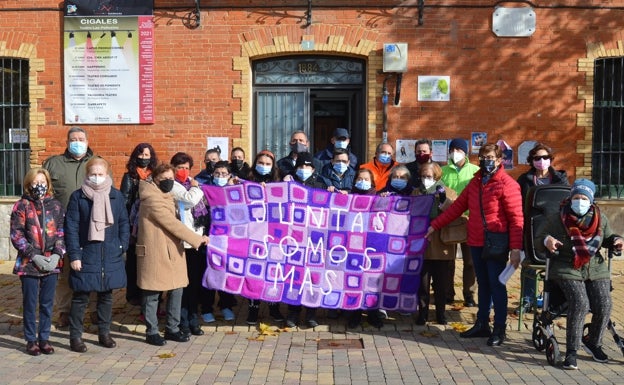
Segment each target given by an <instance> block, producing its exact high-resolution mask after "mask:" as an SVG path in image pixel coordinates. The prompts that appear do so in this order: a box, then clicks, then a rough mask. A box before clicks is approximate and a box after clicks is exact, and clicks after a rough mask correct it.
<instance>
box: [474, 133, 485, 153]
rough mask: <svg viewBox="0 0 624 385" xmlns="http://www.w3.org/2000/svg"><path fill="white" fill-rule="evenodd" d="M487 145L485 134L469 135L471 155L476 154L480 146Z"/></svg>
mask: <svg viewBox="0 0 624 385" xmlns="http://www.w3.org/2000/svg"><path fill="white" fill-rule="evenodd" d="M486 143H487V132H473V133H472V134H470V145H471V147H472V153H473V154H478V153H479V150H480V149H481V146H483V145H484V144H486Z"/></svg>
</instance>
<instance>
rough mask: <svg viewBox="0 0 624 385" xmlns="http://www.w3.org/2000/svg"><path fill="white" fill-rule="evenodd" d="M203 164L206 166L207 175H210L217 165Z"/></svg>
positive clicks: (211, 163) (213, 163) (212, 163)
mask: <svg viewBox="0 0 624 385" xmlns="http://www.w3.org/2000/svg"><path fill="white" fill-rule="evenodd" d="M204 164H205V165H206V171H208V173H210V174H212V172H213V171H214V167H215V165H216V164H217V162H204Z"/></svg>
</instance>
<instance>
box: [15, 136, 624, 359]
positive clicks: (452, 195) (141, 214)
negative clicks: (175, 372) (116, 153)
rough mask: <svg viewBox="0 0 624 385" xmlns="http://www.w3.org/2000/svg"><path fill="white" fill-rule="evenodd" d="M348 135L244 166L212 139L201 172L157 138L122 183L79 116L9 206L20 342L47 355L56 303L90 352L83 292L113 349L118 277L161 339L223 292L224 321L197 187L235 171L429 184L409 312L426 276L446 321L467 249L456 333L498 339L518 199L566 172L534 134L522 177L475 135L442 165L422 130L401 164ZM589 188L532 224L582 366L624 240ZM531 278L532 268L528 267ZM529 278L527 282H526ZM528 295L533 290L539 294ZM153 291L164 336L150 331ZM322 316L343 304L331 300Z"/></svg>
mask: <svg viewBox="0 0 624 385" xmlns="http://www.w3.org/2000/svg"><path fill="white" fill-rule="evenodd" d="M349 140H350V133H349V131H348V130H346V129H344V128H338V129H336V130H335V131H334V135H333V136H332V138H331V142H330V144H329V145H328V147H327V148H326V149H324V150H322V151H320V152H318V153H316V154H312V153H311V152H310V147H309V141H308V139H307V135H306V134H305V132H303V131H295V132H294V133H293V134H292V135H291V138H290V143H289V144H290V148H291V151H290V153H289V154H288V155H287V156H285V157H283V158H281V159H276V157H275V156H274V154H273V153H272V152H270V151H267V150H264V151H260V152H259V153H257V154H256V155H255V157H254V159H253V162H252V164H251V165H249V164H248V163H246V162H245V153H244V151H243V149H242V148H239V147H237V148H234V149H233V150H232V152H231V154H230V157H231V161H230V162H227V161H223V160H221V158H220V153H219V151H217V150H215V149H211V150H208V151H207V152H206V153H205V156H204V164H205V168H204V169H202V170H200V172H199V173H197V174H196V176H195V177H191V170H192V168H193V159H192V157H191V156H190V155H188V154H186V153H183V152H179V153H176V154H175V155H174V156H173V157H172V158H171V160H170V162H169V163H160V162H159V161H158V158H157V155H156V152H155V150H154V148H153V147H152V146H151V145H150V144H148V143H141V144H139V145H137V146H136V147H135V148H134V150H133V151H132V153H131V155H130V158H129V160H128V163H127V166H126V168H127V172H126V173H125V174H124V175H123V178H122V182H121V186H120V189H119V190H118V189H116V188H115V187H113V186H112V184H113V183H112V177H111V173H110V166H109V164H108V162H106V160H104V159H102V158H100V157H97V156H94V154H93V152H92V151H91V149H90V148H89V146H88V139H87V133H86V132H85V131H84V130H83V129H82V128H80V127H72V128H71V129H70V130H69V132H68V137H67V149H66V151H65V153H64V154H62V155H57V156H53V157H51V158H50V159H48V160H47V161H46V162H44V165H43V167H41V168H36V169H32V170H30V171H29V172H28V174H27V175H26V176H25V178H24V195H23V196H22V198H21V199H20V200H19V201H18V202H17V203H16V204H15V206H14V209H13V213H12V216H11V239H12V242H13V245H14V246H15V247H16V248H17V250H18V257H17V259H16V263H15V270H14V272H15V273H16V274H18V275H19V276H20V279H21V281H22V287H23V294H24V300H23V302H24V337H25V339H26V342H27V345H26V351H27V352H28V353H29V354H32V355H39V354H41V353H43V354H51V353H53V352H54V348H53V347H52V346H51V345H50V343H49V334H50V326H51V315H52V306H53V303H55V302H56V305H57V307H58V310H59V312H60V318H59V323H60V324H61V326H63V323H65V325H67V324H68V325H69V334H70V336H69V337H70V348H71V349H72V350H73V351H76V352H85V351H86V350H87V347H86V345H85V344H84V341H83V340H82V331H83V320H84V315H85V312H86V309H87V307H88V304H89V299H90V295H91V293H92V292H95V293H96V297H97V300H96V303H97V304H96V311H95V313H94V314H95V317H92V318H93V320H94V322H96V323H97V326H98V335H99V338H98V342H99V344H100V345H101V346H104V347H107V348H113V347H115V346H116V342H115V341H114V340H113V339H112V338H111V336H110V323H111V317H112V290H114V289H119V288H123V287H126V299H127V301H128V303H130V304H132V305H140V306H141V312H142V316H143V317H144V319H145V323H146V326H147V329H146V342H147V343H149V344H152V345H157V346H161V345H164V344H165V343H166V341H167V340H173V341H177V342H185V341H188V340H189V338H190V336H191V335H202V334H203V331H202V330H201V327H200V321H199V317H200V314H201V318H202V319H203V321H204V322H205V323H210V322H214V321H215V315H214V310H213V306H214V301H215V299H216V296H217V295H218V297H219V301H218V307H219V308H220V310H221V313H222V316H223V318H224V319H225V320H233V319H234V317H235V316H234V312H233V310H232V308H233V307H234V306H236V304H237V301H236V298H235V297H234V296H233V295H232V294H229V293H225V292H218V293H217V292H215V291H214V290H210V289H207V288H205V287H204V285H203V284H202V280H203V272H204V271H205V269H206V267H207V265H206V257H205V256H206V250H205V246H206V245H207V243H208V241H209V240H208V234H209V229H210V221H211V220H210V202H208V201H207V200H206V198H205V195H204V194H203V192H202V190H201V188H200V187H201V185H213V186H217V187H224V186H226V185H228V184H236V183H243V182H244V181H252V182H256V183H261V184H266V183H274V182H280V181H294V182H296V183H301V184H303V185H306V186H309V187H313V188H319V189H326V190H327V191H330V192H334V193H340V194H347V193H350V194H367V195H369V194H370V195H381V196H389V195H402V196H411V195H425V194H427V195H432V196H433V197H434V199H435V203H434V205H433V208H432V210H431V213H430V218H431V222H430V227H429V229H428V230H427V233H426V235H425V236H426V237H427V239H428V240H429V246H428V248H427V250H426V253H425V256H424V264H423V267H422V272H421V286H420V288H419V293H418V294H419V300H420V303H419V311H418V313H417V315H416V323H417V324H425V323H426V322H428V320H429V304H430V297H431V296H430V291H431V287H433V292H434V295H433V297H434V298H433V302H434V308H435V319H436V322H437V323H439V324H446V323H447V320H446V316H445V306H446V304H447V303H449V302H452V301H454V297H455V293H454V270H455V259H456V254H457V251H458V248H460V249H461V255H462V258H463V259H464V271H463V297H464V305H465V306H478V312H477V319H476V322H475V324H474V325H473V326H472V328H470V329H469V330H467V331H465V332H462V333H461V334H460V336H461V337H464V338H472V337H487V344H488V345H490V346H499V345H501V344H502V343H503V342H504V340H505V338H506V336H505V330H506V318H507V305H508V303H507V301H508V300H507V289H506V287H505V285H504V284H503V283H501V282H499V280H498V276H499V274H500V273H501V272H502V271H503V269H504V268H505V266H506V264H507V263H511V264H513V265H514V266H515V267H518V266H519V264H520V262H521V255H520V253H521V250H522V249H523V239H522V233H523V197H524V196H526V194H527V191H528V189H529V188H531V187H532V186H535V185H541V184H554V183H562V184H567V183H568V182H567V177H566V175H565V172H563V171H558V170H555V169H554V168H553V167H552V165H551V161H552V160H553V159H554V158H553V154H552V151H551V149H550V148H549V147H547V146H545V145H544V144H541V143H538V144H537V145H536V146H535V148H533V149H532V150H531V151H530V152H529V156H528V159H527V160H528V161H529V163H530V164H531V168H530V170H529V171H528V172H527V173H525V174H523V175H522V176H520V178H519V179H518V181H516V180H514V179H513V178H512V177H511V176H509V175H508V174H507V173H506V171H505V170H504V167H503V166H502V164H503V154H502V151H501V149H500V148H499V146H498V145H496V144H484V145H483V146H481V147H480V149H479V153H478V159H479V164H478V165H474V164H472V163H470V161H469V156H468V154H469V152H468V142H467V141H466V140H464V139H462V138H455V139H453V140H451V141H450V142H449V147H448V162H447V164H446V165H444V166H443V167H441V166H440V165H438V164H437V163H436V162H434V161H433V160H432V145H431V141H430V140H428V139H422V140H418V141H417V142H416V145H415V156H416V160H415V161H414V162H411V163H408V164H405V165H403V164H399V163H398V162H396V160H394V149H393V147H392V146H391V145H390V144H388V143H382V144H379V145H378V146H377V148H376V150H375V156H374V157H373V159H372V160H370V161H369V162H366V163H362V164H360V163H359V162H358V159H357V157H356V156H355V155H354V154H353V153H352V152H351V151H350V149H349ZM594 193H595V186H594V185H593V183H591V181H588V180H586V179H579V180H577V181H576V182H575V183H574V184H573V186H572V189H571V195H570V198H569V199H567V200H566V201H564V202H562V203H561V209H560V210H559V212H560V215H558V216H557V217H553V218H550V219H551V220H552V221H553V226H548V227H547V228H548V229H549V231H550V232H549V233H547V234H542V235H540V237H542V238H540V239H541V240H542V243H541V244H543V245H544V247H545V248H546V249H548V250H549V251H552V252H554V251H555V250H557V251H558V254H557V255H556V257H553V258H554V261H556V264H555V267H556V268H555V269H554V275H553V276H554V277H555V280H557V281H558V283H560V284H561V286H562V287H564V288H566V289H569V290H565V292H567V293H568V294H566V295H569V296H570V298H568V300H570V301H571V307H570V309H571V310H570V311H571V312H574V315H573V316H571V317H568V319H567V322H568V324H569V328H568V341H567V342H568V352H567V353H566V367H567V368H574V367H576V361H575V357H576V351H577V350H578V347H579V344H580V343H581V342H580V334H581V332H582V325H583V322H582V320H583V319H584V316H585V314H586V313H587V311H588V308H589V307H590V306H591V309H592V314H593V318H594V319H595V321H593V322H592V332H591V333H590V338H589V340H588V341H587V342H586V343H585V347H586V348H587V349H588V350H589V351H590V352H591V353H592V355H593V357H594V359H596V360H606V358H605V357H606V356H605V355H604V353H603V352H602V350H601V349H600V346H601V339H602V331H603V330H604V323H605V322H606V321H605V320H608V318H609V314H610V294H609V290H608V289H609V286H608V279H609V274H608V271H607V272H605V271H604V265H605V264H604V263H602V262H603V259H601V257H600V253H599V252H598V250H599V248H600V246H601V244H602V245H605V246H610V247H615V248H622V245H623V244H624V241H623V240H622V238H621V237H619V236H617V235H615V234H613V233H612V232H611V230H610V228H609V226H608V222H607V220H606V217H605V216H604V215H601V214H600V211H599V209H598V207H597V206H596V205H595V203H594V199H593V198H594ZM461 217H463V218H466V222H467V225H466V229H467V237H466V240H463V241H458V242H448V241H445V239H444V237H442V236H441V234H442V230H443V229H444V228H445V227H446V226H447V225H449V224H450V223H451V222H453V221H454V220H457V219H458V218H461ZM555 223H556V224H557V225H555ZM490 233H497V234H504V235H505V236H506V237H505V238H506V239H507V241H506V242H507V246H508V248H507V250H508V253H506V254H505V255H504V257H503V258H500V257H498V258H495V257H491V256H490V253H489V250H488V247H487V246H486V238H488V237H489V234H490ZM124 258H125V259H124ZM526 276H527V277H529V279H531V278H533V279H534V277H532V276H531V274H526ZM57 280H58V284H57ZM475 281H476V282H475ZM588 282H589V283H588ZM594 282H595V284H594ZM524 286H525V287H527V288H530V287H533V288H534V287H535V283H534V281H533V284H530V283H529V284H525V285H524ZM477 288H478V290H477ZM475 291H476V292H477V293H478V295H477V297H476V299H477V300H478V302H477V301H475V295H474V293H475ZM55 293H56V299H55V298H54V297H55ZM588 293H589V295H588ZM523 295H524V296H526V297H527V298H531V299H532V298H534V296H535V293H534V292H530V291H527V292H526V293H523ZM597 298H601V304H600V306H598V305H597V304H595V303H594V302H596V299H597ZM607 299H608V300H607ZM37 302H39V304H38V306H39V326H38V330H37V326H36V317H35V313H36V309H37ZM162 302H165V314H166V326H165V332H164V337H163V336H161V335H160V333H159V329H158V316H159V309H160V306H161V303H162ZM259 306H260V301H257V300H249V303H248V307H249V308H248V317H247V323H248V324H250V325H255V324H256V323H257V321H258V316H259ZM268 307H269V314H270V316H271V317H272V318H273V319H274V320H275V321H278V322H284V321H285V322H286V325H287V326H290V327H294V326H296V325H298V324H299V323H300V320H299V318H300V314H301V313H302V312H303V310H304V307H302V306H293V305H289V306H288V313H287V315H286V317H284V316H283V315H282V313H281V312H280V304H279V303H268ZM491 308H493V309H494V322H493V328H492V327H490V310H491ZM328 316H337V314H336V313H335V312H333V313H332V312H328ZM605 317H606V318H605ZM383 318H384V314H383V312H381V311H378V310H372V311H367V317H366V319H367V322H368V323H370V324H371V325H373V326H377V327H380V326H382V325H383V321H382V320H383ZM347 319H348V321H347V322H348V326H349V327H355V326H357V325H358V324H359V323H360V322H361V321H362V312H361V311H351V312H349V314H348V315H347ZM594 323H595V326H596V327H595V328H594V327H593V326H594ZM305 324H306V325H307V326H308V327H314V326H317V325H318V321H317V319H316V309H314V308H305ZM579 325H580V328H581V329H580V330H579V329H578V328H579ZM601 326H602V327H601Z"/></svg>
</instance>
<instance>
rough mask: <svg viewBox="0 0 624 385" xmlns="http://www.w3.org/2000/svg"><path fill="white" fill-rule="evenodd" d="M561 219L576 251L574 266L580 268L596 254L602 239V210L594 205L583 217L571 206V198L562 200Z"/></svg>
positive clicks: (573, 249)
mask: <svg viewBox="0 0 624 385" xmlns="http://www.w3.org/2000/svg"><path fill="white" fill-rule="evenodd" d="M561 221H562V222H563V224H564V226H565V228H566V231H567V232H568V235H569V236H570V239H571V240H572V251H574V268H575V269H576V270H579V269H580V268H581V267H583V266H585V265H586V264H587V263H588V262H589V259H590V258H591V257H592V256H593V255H595V254H596V252H597V251H598V248H599V247H600V243H601V240H602V231H601V230H600V210H599V209H598V207H597V206H596V205H592V206H591V207H590V208H589V211H588V212H587V213H586V214H585V215H583V216H582V217H578V216H577V214H576V213H575V212H574V211H572V209H571V208H570V199H566V200H564V201H563V202H561Z"/></svg>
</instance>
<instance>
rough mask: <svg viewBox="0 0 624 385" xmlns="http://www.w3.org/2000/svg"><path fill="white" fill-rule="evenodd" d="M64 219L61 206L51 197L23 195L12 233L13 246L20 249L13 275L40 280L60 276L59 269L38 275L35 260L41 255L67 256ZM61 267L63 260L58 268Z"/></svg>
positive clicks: (13, 217) (16, 208) (15, 207)
mask: <svg viewBox="0 0 624 385" xmlns="http://www.w3.org/2000/svg"><path fill="white" fill-rule="evenodd" d="M64 216H65V210H64V209H63V205H62V204H61V202H59V201H58V200H57V199H55V198H53V197H51V196H49V195H47V196H46V197H44V198H43V200H34V199H33V198H32V197H30V196H29V195H23V196H22V198H21V199H20V200H19V201H17V202H15V204H14V205H13V211H12V212H11V230H10V232H11V243H12V244H13V247H15V248H16V249H17V258H16V259H15V266H14V267H13V274H17V275H29V276H36V277H41V276H45V275H49V274H54V273H56V274H58V273H59V272H60V266H59V267H57V268H56V269H55V270H54V271H52V272H42V271H39V269H37V267H36V266H35V264H34V263H33V262H32V257H34V256H35V255H38V254H39V255H45V254H57V255H59V256H61V257H62V256H63V254H65V239H64V234H63V221H64ZM42 224H43V226H42ZM42 230H43V231H42ZM62 263H63V259H62V258H61V259H60V260H59V264H60V265H62Z"/></svg>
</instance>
